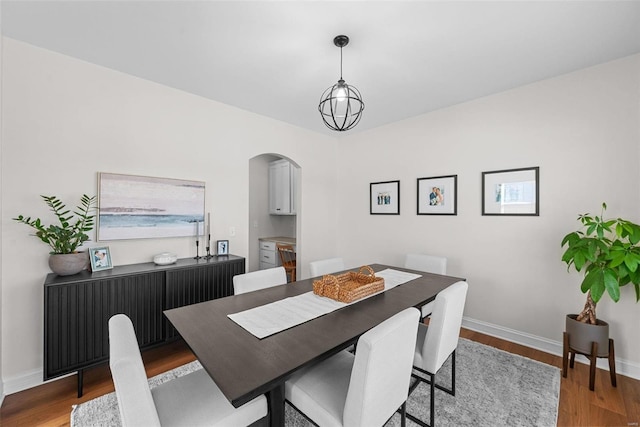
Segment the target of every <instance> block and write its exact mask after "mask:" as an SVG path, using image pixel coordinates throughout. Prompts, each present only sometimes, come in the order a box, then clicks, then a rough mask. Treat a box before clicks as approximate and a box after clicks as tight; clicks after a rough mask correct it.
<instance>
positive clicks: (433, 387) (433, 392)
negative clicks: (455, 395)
mask: <svg viewBox="0 0 640 427" xmlns="http://www.w3.org/2000/svg"><path fill="white" fill-rule="evenodd" d="M429 377H430V379H431V409H430V412H431V413H430V414H429V415H430V416H431V424H430V425H431V427H433V422H434V420H435V417H436V414H435V406H436V376H435V375H434V374H430V375H429Z"/></svg>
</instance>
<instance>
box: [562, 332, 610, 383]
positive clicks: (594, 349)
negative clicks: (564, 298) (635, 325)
mask: <svg viewBox="0 0 640 427" xmlns="http://www.w3.org/2000/svg"><path fill="white" fill-rule="evenodd" d="M576 353H578V354H582V355H584V356H586V357H587V358H588V359H589V390H591V391H593V390H594V388H595V382H596V360H597V358H598V343H597V342H595V341H594V342H592V343H591V354H587V353H584V352H581V351H577V350H575V349H573V348H571V344H570V342H569V334H568V333H566V332H563V340H562V376H563V377H564V378H567V364H569V367H570V368H571V369H573V365H574V362H575V359H576ZM569 357H571V360H570V361H569ZM600 357H607V358H608V359H609V374H610V375H611V385H612V386H614V387H617V381H616V359H615V350H614V346H613V338H609V354H608V355H607V356H600Z"/></svg>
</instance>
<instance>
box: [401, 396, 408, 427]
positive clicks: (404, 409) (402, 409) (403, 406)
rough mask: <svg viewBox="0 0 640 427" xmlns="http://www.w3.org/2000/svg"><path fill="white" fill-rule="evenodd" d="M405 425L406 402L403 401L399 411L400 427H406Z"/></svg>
mask: <svg viewBox="0 0 640 427" xmlns="http://www.w3.org/2000/svg"><path fill="white" fill-rule="evenodd" d="M406 425H407V402H406V401H405V402H404V403H403V404H402V407H401V411H400V426H402V427H406Z"/></svg>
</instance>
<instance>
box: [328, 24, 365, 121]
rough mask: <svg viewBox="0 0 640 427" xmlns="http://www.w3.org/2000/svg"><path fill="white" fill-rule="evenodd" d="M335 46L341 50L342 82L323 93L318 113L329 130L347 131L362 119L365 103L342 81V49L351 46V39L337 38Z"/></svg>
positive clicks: (354, 90) (334, 41)
mask: <svg viewBox="0 0 640 427" xmlns="http://www.w3.org/2000/svg"><path fill="white" fill-rule="evenodd" d="M333 44H335V45H336V46H337V47H339V48H340V80H338V83H336V84H334V85H333V86H331V87H329V88H328V89H327V90H325V91H324V92H323V93H322V96H321V97H320V105H318V111H320V115H321V117H322V121H323V122H324V124H325V125H327V127H328V128H329V129H332V130H336V131H345V130H349V129H352V128H354V127H355V126H356V125H357V124H358V122H359V121H360V119H361V118H362V110H364V102H363V101H362V95H361V94H360V91H359V90H358V89H356V88H355V87H354V86H349V85H348V84H346V83H345V81H344V80H343V79H342V48H343V47H345V46H346V45H347V44H349V37H347V36H336V37H335V38H334V39H333Z"/></svg>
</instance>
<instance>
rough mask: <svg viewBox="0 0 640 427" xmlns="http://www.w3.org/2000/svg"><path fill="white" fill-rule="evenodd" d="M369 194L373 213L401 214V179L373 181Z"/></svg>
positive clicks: (370, 208)
mask: <svg viewBox="0 0 640 427" xmlns="http://www.w3.org/2000/svg"><path fill="white" fill-rule="evenodd" d="M369 196H370V200H369V213H370V214H371V215H400V181H385V182H372V183H371V184H370V185H369Z"/></svg>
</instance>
